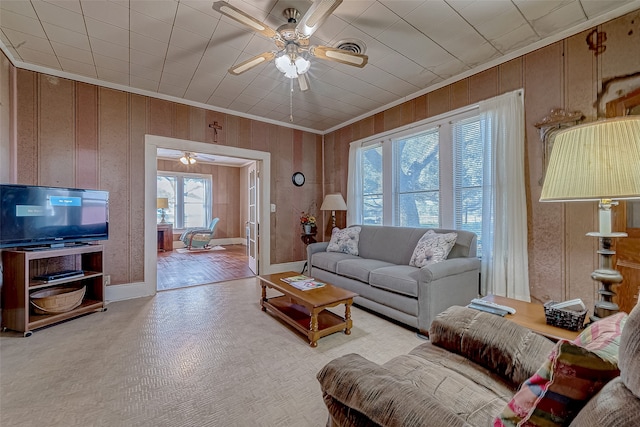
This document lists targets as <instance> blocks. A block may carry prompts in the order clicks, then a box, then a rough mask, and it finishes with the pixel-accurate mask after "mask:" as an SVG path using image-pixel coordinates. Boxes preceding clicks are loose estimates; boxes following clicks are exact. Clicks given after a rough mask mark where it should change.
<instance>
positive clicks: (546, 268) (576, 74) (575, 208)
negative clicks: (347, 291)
mask: <svg viewBox="0 0 640 427" xmlns="http://www.w3.org/2000/svg"><path fill="white" fill-rule="evenodd" d="M594 29H595V30H597V31H599V32H604V33H606V39H607V41H606V42H605V46H606V48H605V50H604V52H602V53H600V54H598V55H596V53H595V51H593V50H590V49H589V46H588V44H587V36H588V35H589V33H590V32H591V31H592V30H594ZM594 29H589V30H587V31H584V32H582V33H580V34H577V35H575V36H572V37H569V38H567V39H564V40H562V41H559V42H557V43H554V44H552V45H549V46H546V47H544V48H542V49H539V50H536V51H534V52H531V53H529V54H527V55H524V56H521V57H519V58H516V59H514V60H512V61H509V62H506V63H504V64H501V65H499V66H496V67H493V68H491V69H488V70H486V71H483V72H481V73H478V74H475V75H473V76H471V77H468V78H465V79H462V80H460V81H457V82H455V83H452V84H450V85H448V86H445V87H442V88H440V89H437V90H434V91H433V92H430V93H427V94H425V95H422V96H420V97H418V98H415V99H412V100H409V101H407V102H405V103H403V104H401V105H398V106H395V107H393V108H390V109H388V110H386V111H383V112H380V113H377V114H375V115H372V116H370V117H367V118H365V119H362V120H360V121H358V122H356V123H353V124H351V125H349V126H346V127H344V128H341V129H338V130H336V131H335V132H332V133H330V134H327V135H325V164H324V168H325V180H326V184H325V185H326V190H327V192H334V191H340V192H342V193H343V194H346V191H347V159H348V152H349V143H351V142H352V141H357V140H360V139H363V138H366V137H369V136H372V135H375V134H377V133H381V132H385V131H389V130H392V129H394V128H397V127H399V126H403V125H406V124H410V123H413V122H416V121H419V120H422V119H425V118H429V117H434V116H437V115H438V114H442V113H446V112H448V111H452V110H455V109H457V108H460V107H464V106H466V105H471V104H474V103H476V102H478V101H481V100H483V99H487V98H490V97H493V96H497V95H500V94H502V93H505V92H508V91H512V90H515V89H518V88H524V92H525V111H526V113H525V114H526V154H525V156H526V159H525V169H526V170H525V176H526V191H527V200H528V203H527V209H528V218H527V222H528V229H529V232H528V237H529V247H528V248H529V276H530V287H531V294H532V299H533V300H535V301H538V302H545V301H548V300H550V299H554V300H556V301H561V300H564V299H570V298H582V299H583V300H584V301H585V303H586V304H587V306H588V307H589V308H591V307H593V302H594V300H595V298H596V289H597V284H595V283H594V282H593V281H592V280H591V278H590V276H591V272H592V271H593V270H594V269H595V268H597V254H596V250H597V240H596V239H595V238H591V237H587V236H585V234H586V233H587V232H589V231H596V230H597V228H598V219H597V206H596V204H595V203H586V202H585V203H582V202H581V203H540V202H539V201H538V200H539V198H540V191H541V186H540V184H539V183H538V181H539V180H540V178H541V176H542V142H541V139H540V137H539V133H538V129H537V128H536V127H535V126H534V124H535V123H536V122H538V121H540V119H542V118H543V117H545V116H546V115H548V114H549V112H550V110H551V109H552V108H565V109H567V110H571V111H573V110H580V111H582V112H583V113H584V115H585V116H586V119H585V121H593V120H596V119H597V118H598V117H604V111H598V108H597V106H598V101H599V100H600V97H602V96H603V95H604V92H605V91H606V90H607V88H611V87H613V86H612V85H611V82H620V85H619V86H616V88H618V89H620V88H624V80H625V79H626V78H629V77H633V76H638V75H640V11H634V12H631V13H628V14H627V15H624V16H622V17H620V18H618V19H615V20H612V21H609V22H607V23H604V24H602V25H600V26H598V27H597V28H594ZM610 91H611V90H610ZM618 96H619V95H618ZM336 171H341V172H339V173H338V172H336ZM340 215H341V220H342V221H343V222H344V213H343V212H340Z"/></svg>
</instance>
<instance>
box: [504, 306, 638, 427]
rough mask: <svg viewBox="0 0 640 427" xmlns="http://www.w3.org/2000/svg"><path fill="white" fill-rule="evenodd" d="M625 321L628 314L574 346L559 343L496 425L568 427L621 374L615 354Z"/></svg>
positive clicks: (609, 321)
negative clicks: (556, 426) (588, 403)
mask: <svg viewBox="0 0 640 427" xmlns="http://www.w3.org/2000/svg"><path fill="white" fill-rule="evenodd" d="M625 320H626V314H625V313H618V314H617V315H615V316H610V317H607V318H604V319H602V320H599V321H598V322H596V323H594V324H592V325H591V326H589V327H588V328H587V329H586V330H585V331H584V332H582V334H581V335H580V336H579V337H578V338H577V339H576V340H575V342H569V341H567V340H560V341H559V342H558V343H557V344H556V346H555V347H554V349H553V350H552V351H551V353H550V354H549V358H548V360H547V361H546V362H545V363H544V364H543V365H542V366H541V367H540V369H538V372H536V373H535V374H534V375H533V376H532V377H531V378H529V379H528V380H527V381H525V382H524V384H523V385H522V387H521V388H520V390H519V391H518V393H516V394H515V396H514V397H513V399H511V401H510V402H509V403H508V404H507V406H506V408H504V410H503V412H502V413H501V414H500V416H498V418H496V420H495V423H494V426H500V427H502V426H507V427H511V426H519V425H527V426H553V425H558V426H562V425H567V424H569V423H570V422H571V421H572V420H573V418H574V417H575V416H576V414H577V413H578V412H579V411H580V410H581V409H582V407H583V406H584V405H585V404H586V403H587V402H588V401H589V399H591V397H593V396H594V395H595V394H596V393H598V391H600V389H601V388H602V387H603V386H604V385H605V384H606V383H607V382H609V381H610V380H612V379H613V378H615V377H617V376H618V375H619V373H620V371H619V370H618V351H617V350H618V347H619V343H620V332H621V329H622V327H623V326H624V322H625ZM576 342H580V343H583V344H584V346H581V345H579V344H577V343H576Z"/></svg>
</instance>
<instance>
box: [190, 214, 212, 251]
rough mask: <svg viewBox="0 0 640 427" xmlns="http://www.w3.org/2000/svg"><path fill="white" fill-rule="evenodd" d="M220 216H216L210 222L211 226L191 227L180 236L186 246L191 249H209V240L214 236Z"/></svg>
mask: <svg viewBox="0 0 640 427" xmlns="http://www.w3.org/2000/svg"><path fill="white" fill-rule="evenodd" d="M218 221H220V218H214V219H212V220H211V223H210V224H209V228H189V229H187V230H185V231H184V232H183V233H182V235H181V236H180V240H181V241H182V243H184V245H185V247H186V248H187V249H189V250H191V249H208V248H209V241H210V240H211V239H212V238H213V233H214V231H215V229H216V225H217V224H218Z"/></svg>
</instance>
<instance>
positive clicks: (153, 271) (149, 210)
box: [144, 135, 271, 295]
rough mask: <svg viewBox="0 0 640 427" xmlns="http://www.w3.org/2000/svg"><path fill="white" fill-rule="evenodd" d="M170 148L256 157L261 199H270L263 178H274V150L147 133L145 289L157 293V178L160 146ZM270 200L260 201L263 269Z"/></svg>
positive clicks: (260, 260) (261, 266)
mask: <svg viewBox="0 0 640 427" xmlns="http://www.w3.org/2000/svg"><path fill="white" fill-rule="evenodd" d="M158 148H168V149H176V150H181V151H188V152H193V153H204V154H211V155H219V156H228V157H235V158H243V159H247V160H251V161H255V164H256V166H257V169H258V173H259V175H260V179H259V180H258V185H257V187H256V191H257V192H258V193H259V198H260V199H261V200H266V201H268V200H270V188H269V185H260V182H266V183H269V182H270V169H271V155H270V153H267V152H263V151H257V150H249V149H243V148H236V147H227V146H219V145H214V144H208V143H202V142H196V141H189V140H183V139H176V138H167V137H160V136H155V135H146V137H145V251H144V252H145V260H144V262H145V282H144V293H145V294H147V295H153V294H155V292H156V290H157V261H158V255H157V250H156V244H157V230H156V222H157V221H156V215H157V214H156V213H157V207H156V203H157V202H156V197H157V188H156V179H157V149H158ZM268 208H269V204H268V202H267V203H263V204H262V205H260V207H259V210H258V212H257V213H256V215H257V219H258V222H259V223H260V238H259V239H257V242H258V248H257V249H258V254H257V260H258V265H259V267H258V268H259V269H260V271H261V272H264V271H268V270H269V269H270V258H271V257H270V248H269V245H268V242H269V241H270V234H271V230H270V221H269V215H270V214H269V209H268Z"/></svg>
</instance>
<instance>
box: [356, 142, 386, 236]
mask: <svg viewBox="0 0 640 427" xmlns="http://www.w3.org/2000/svg"><path fill="white" fill-rule="evenodd" d="M361 154H362V157H361V158H362V213H363V215H362V216H363V218H362V224H372V225H382V157H383V156H382V146H381V145H377V146H373V147H367V148H365V149H363V150H362V153H361Z"/></svg>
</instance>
